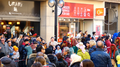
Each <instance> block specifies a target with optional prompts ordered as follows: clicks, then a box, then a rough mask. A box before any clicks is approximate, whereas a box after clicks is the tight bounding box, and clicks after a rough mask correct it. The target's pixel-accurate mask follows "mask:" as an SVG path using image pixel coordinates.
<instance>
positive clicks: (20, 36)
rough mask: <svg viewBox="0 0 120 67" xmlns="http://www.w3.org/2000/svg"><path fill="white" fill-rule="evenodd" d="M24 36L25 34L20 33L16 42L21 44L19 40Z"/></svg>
mask: <svg viewBox="0 0 120 67" xmlns="http://www.w3.org/2000/svg"><path fill="white" fill-rule="evenodd" d="M22 38H23V35H22V34H20V35H19V37H18V39H17V41H16V42H17V43H18V46H19V42H20V40H21V39H22Z"/></svg>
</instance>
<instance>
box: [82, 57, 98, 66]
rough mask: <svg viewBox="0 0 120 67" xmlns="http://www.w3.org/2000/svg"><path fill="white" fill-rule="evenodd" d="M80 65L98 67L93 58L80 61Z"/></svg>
mask: <svg viewBox="0 0 120 67" xmlns="http://www.w3.org/2000/svg"><path fill="white" fill-rule="evenodd" d="M80 67H96V66H94V63H93V62H92V61H91V60H88V59H85V60H83V61H82V62H81V63H80Z"/></svg>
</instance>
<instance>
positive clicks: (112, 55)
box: [109, 44, 119, 67]
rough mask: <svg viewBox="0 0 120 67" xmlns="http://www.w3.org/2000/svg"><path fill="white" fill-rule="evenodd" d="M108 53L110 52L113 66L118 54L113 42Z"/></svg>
mask: <svg viewBox="0 0 120 67" xmlns="http://www.w3.org/2000/svg"><path fill="white" fill-rule="evenodd" d="M109 54H110V58H111V62H112V65H113V66H114V67H115V66H116V56H117V55H119V52H118V50H117V48H116V46H115V44H111V46H110V52H109Z"/></svg>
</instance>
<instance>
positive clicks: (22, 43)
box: [22, 42, 30, 46]
mask: <svg viewBox="0 0 120 67" xmlns="http://www.w3.org/2000/svg"><path fill="white" fill-rule="evenodd" d="M28 44H29V45H30V43H28ZM22 45H24V46H25V42H23V43H22Z"/></svg>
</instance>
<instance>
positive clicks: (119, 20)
mask: <svg viewBox="0 0 120 67" xmlns="http://www.w3.org/2000/svg"><path fill="white" fill-rule="evenodd" d="M117 32H120V4H118V24H117Z"/></svg>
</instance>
